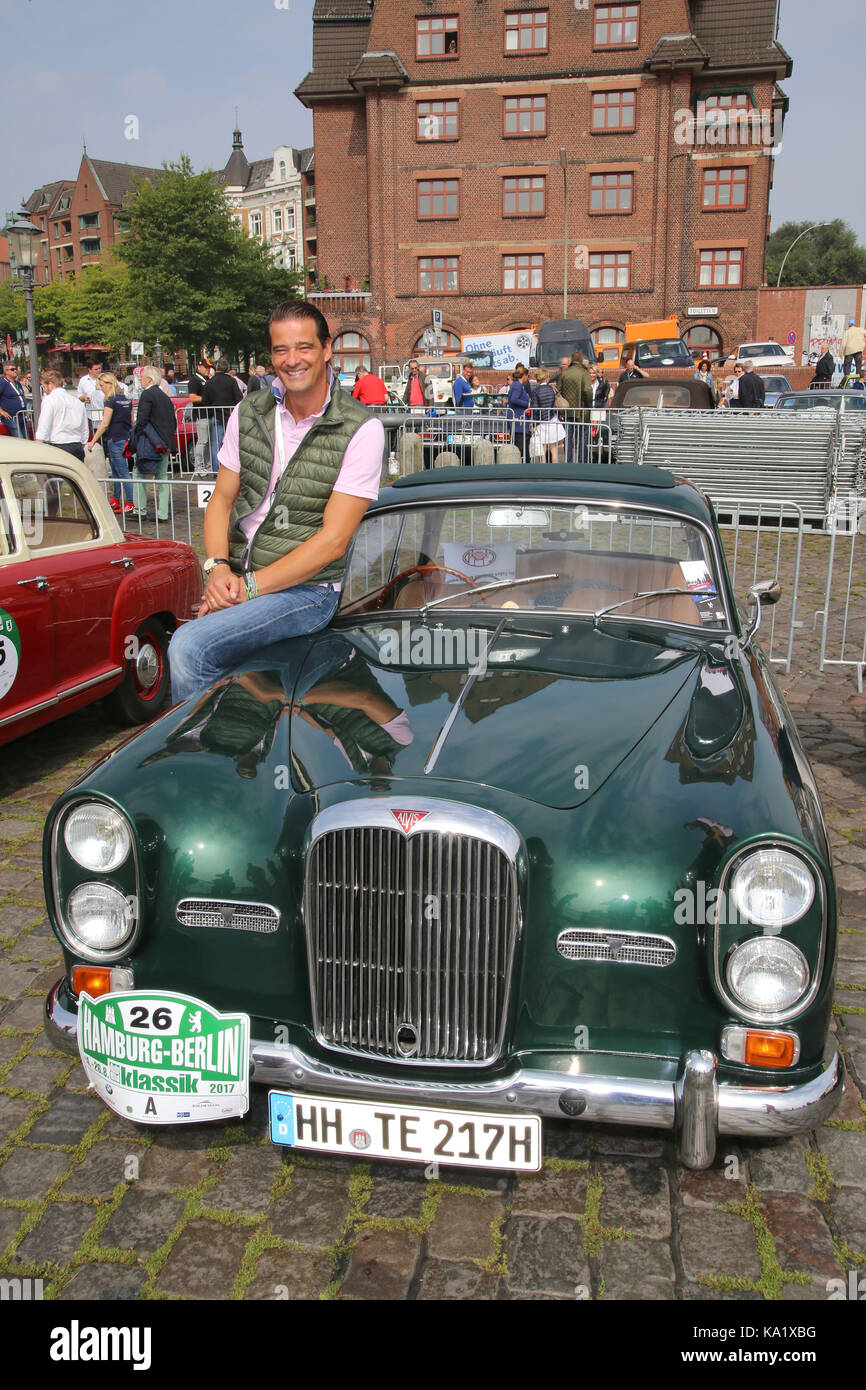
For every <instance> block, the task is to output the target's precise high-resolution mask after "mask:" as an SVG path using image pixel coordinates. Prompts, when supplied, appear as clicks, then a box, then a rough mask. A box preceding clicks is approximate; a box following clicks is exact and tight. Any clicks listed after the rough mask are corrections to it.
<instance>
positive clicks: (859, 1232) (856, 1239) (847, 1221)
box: [833, 1187, 866, 1277]
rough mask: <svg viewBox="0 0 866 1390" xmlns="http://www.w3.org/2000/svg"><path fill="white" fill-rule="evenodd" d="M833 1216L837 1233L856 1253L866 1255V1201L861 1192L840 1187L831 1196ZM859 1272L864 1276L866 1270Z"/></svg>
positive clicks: (865, 1275)
mask: <svg viewBox="0 0 866 1390" xmlns="http://www.w3.org/2000/svg"><path fill="white" fill-rule="evenodd" d="M833 1216H834V1218H835V1221H836V1225H837V1226H838V1227H839V1234H840V1235H841V1236H842V1237H843V1238H844V1239H845V1240H847V1242H848V1244H849V1246H850V1247H851V1249H852V1250H853V1251H854V1252H855V1253H856V1254H858V1255H864V1256H866V1201H864V1199H863V1194H862V1192H857V1191H856V1190H855V1189H854V1188H851V1187H840V1188H839V1189H838V1191H837V1192H836V1194H835V1196H834V1198H833ZM858 1273H859V1274H861V1275H863V1276H864V1277H866V1270H864V1269H861V1270H859V1271H858Z"/></svg>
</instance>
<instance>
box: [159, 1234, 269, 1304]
mask: <svg viewBox="0 0 866 1390" xmlns="http://www.w3.org/2000/svg"><path fill="white" fill-rule="evenodd" d="M252 1234H253V1233H252V1231H251V1230H250V1229H249V1227H247V1226H221V1225H219V1224H217V1223H216V1222H214V1221H203V1220H200V1221H191V1222H190V1224H189V1225H188V1226H187V1227H186V1228H185V1229H184V1230H183V1231H182V1232H181V1234H180V1236H179V1238H178V1240H177V1241H176V1243H175V1244H174V1245H173V1246H172V1250H171V1254H170V1255H169V1257H168V1259H167V1260H166V1262H165V1265H164V1266H163V1269H162V1272H161V1274H160V1276H159V1278H158V1280H157V1283H156V1287H157V1288H158V1289H159V1291H160V1293H173V1294H180V1295H182V1296H184V1297H186V1298H206V1299H224V1298H226V1297H227V1295H228V1292H229V1290H230V1289H231V1287H232V1285H233V1284H234V1281H235V1279H236V1278H237V1275H238V1272H239V1270H240V1267H241V1261H242V1260H243V1257H244V1252H245V1250H246V1248H247V1244H248V1242H249V1239H250V1237H251V1235H252Z"/></svg>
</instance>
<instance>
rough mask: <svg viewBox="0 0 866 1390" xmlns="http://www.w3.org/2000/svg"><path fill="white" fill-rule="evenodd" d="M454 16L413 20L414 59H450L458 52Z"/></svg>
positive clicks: (458, 39)
mask: <svg viewBox="0 0 866 1390" xmlns="http://www.w3.org/2000/svg"><path fill="white" fill-rule="evenodd" d="M459 44H460V34H459V31H458V24H457V16H456V14H449V15H441V16H439V17H438V18H430V19H416V20H415V57H416V58H450V57H454V56H456V54H457V53H458V52H459Z"/></svg>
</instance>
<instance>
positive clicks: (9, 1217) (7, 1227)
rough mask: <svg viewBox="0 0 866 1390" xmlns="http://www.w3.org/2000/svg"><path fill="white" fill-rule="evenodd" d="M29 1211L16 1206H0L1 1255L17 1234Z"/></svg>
mask: <svg viewBox="0 0 866 1390" xmlns="http://www.w3.org/2000/svg"><path fill="white" fill-rule="evenodd" d="M26 1215H27V1213H26V1212H25V1211H20V1210H16V1209H15V1208H14V1207H0V1255H2V1253H3V1251H4V1250H5V1249H6V1246H7V1245H8V1244H9V1242H10V1240H11V1239H12V1237H13V1236H14V1235H15V1233H16V1231H17V1230H18V1227H19V1226H20V1225H21V1222H22V1221H23V1220H24V1218H25V1216H26Z"/></svg>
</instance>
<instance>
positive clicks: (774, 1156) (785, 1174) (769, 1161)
mask: <svg viewBox="0 0 866 1390" xmlns="http://www.w3.org/2000/svg"><path fill="white" fill-rule="evenodd" d="M808 1149H809V1144H808V1141H807V1140H806V1139H805V1137H803V1136H800V1135H798V1136H796V1137H795V1138H793V1139H782V1140H779V1141H777V1142H773V1143H765V1144H760V1145H756V1146H755V1148H754V1149H752V1148H751V1147H749V1148H748V1149H747V1154H748V1159H749V1172H750V1173H751V1177H752V1182H753V1183H755V1185H756V1186H757V1187H759V1188H760V1189H761V1190H762V1191H771V1192H795V1193H800V1194H801V1195H802V1196H804V1197H805V1196H806V1195H807V1194H808V1193H809V1192H811V1190H812V1184H813V1182H814V1179H813V1177H812V1175H811V1173H810V1172H809V1170H808V1168H807V1167H806V1153H807V1152H808Z"/></svg>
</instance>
